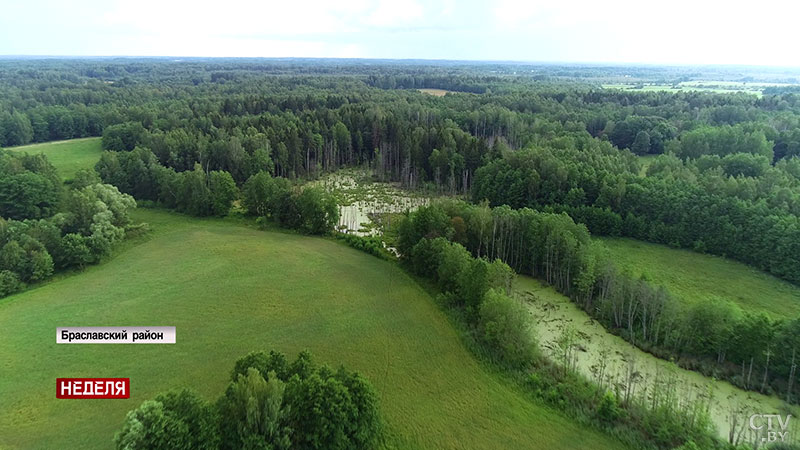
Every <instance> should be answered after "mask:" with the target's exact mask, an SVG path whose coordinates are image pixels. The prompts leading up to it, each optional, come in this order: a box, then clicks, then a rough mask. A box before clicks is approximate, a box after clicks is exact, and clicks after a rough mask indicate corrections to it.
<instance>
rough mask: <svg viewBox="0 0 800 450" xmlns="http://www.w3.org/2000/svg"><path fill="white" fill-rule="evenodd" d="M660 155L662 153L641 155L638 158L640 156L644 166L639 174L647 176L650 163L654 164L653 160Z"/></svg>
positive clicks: (640, 161)
mask: <svg viewBox="0 0 800 450" xmlns="http://www.w3.org/2000/svg"><path fill="white" fill-rule="evenodd" d="M659 156H661V155H640V156H639V157H638V158H639V163H640V164H641V165H642V168H641V171H640V172H639V175H641V176H646V175H647V169H649V168H650V165H651V164H653V162H654V161H655V160H656V158H658V157H659Z"/></svg>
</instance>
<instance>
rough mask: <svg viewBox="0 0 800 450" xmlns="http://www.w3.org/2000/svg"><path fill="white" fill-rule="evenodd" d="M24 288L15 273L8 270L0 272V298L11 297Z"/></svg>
mask: <svg viewBox="0 0 800 450" xmlns="http://www.w3.org/2000/svg"><path fill="white" fill-rule="evenodd" d="M24 286H25V285H24V284H23V283H22V281H20V279H19V276H17V274H16V273H14V272H12V271H10V270H0V297H5V296H7V295H11V294H13V293H15V292H17V291H19V290H21V289H22V288H23V287H24Z"/></svg>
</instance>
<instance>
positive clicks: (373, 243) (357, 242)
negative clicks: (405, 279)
mask: <svg viewBox="0 0 800 450" xmlns="http://www.w3.org/2000/svg"><path fill="white" fill-rule="evenodd" d="M336 239H339V240H340V241H344V243H345V244H347V245H349V246H350V247H353V248H354V249H356V250H361V251H362V252H365V253H369V254H370V255H372V256H377V257H378V258H381V259H385V260H387V261H388V260H392V259H394V255H392V254H391V253H390V252H389V251H388V250H386V249H385V248H384V247H383V241H381V239H380V238H379V237H376V236H357V235H355V234H345V233H336Z"/></svg>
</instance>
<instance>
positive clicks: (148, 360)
mask: <svg viewBox="0 0 800 450" xmlns="http://www.w3.org/2000/svg"><path fill="white" fill-rule="evenodd" d="M135 220H136V221H137V222H147V223H149V224H150V225H151V228H152V231H151V232H150V233H149V234H147V235H145V236H143V237H138V238H135V239H134V240H133V241H131V242H130V243H128V244H126V245H124V246H123V247H124V248H123V249H122V250H120V251H118V252H117V253H116V254H115V256H114V257H113V258H110V259H109V260H108V261H106V262H104V263H102V264H100V265H97V266H92V267H89V268H87V269H86V270H84V271H83V272H80V273H74V274H68V275H64V276H61V277H59V278H57V279H56V280H54V281H52V282H50V283H46V284H43V285H40V286H37V287H34V288H33V289H31V290H28V291H25V292H22V293H20V294H17V295H14V296H11V297H7V298H5V299H2V300H0V330H2V331H0V333H2V339H0V354H1V355H2V356H3V357H2V358H0V405H1V406H0V448H2V449H4V450H9V449H14V450H16V449H36V448H41V449H73V448H74V449H78V448H80V449H101V448H110V447H111V446H112V438H113V435H114V433H115V431H116V430H118V429H119V427H120V426H121V424H122V421H123V418H124V417H125V414H126V412H127V411H128V410H130V409H132V408H134V407H136V406H138V405H139V404H140V403H141V402H142V401H143V400H146V399H150V398H152V397H153V396H155V395H156V394H157V393H159V392H163V391H167V390H169V389H175V388H180V387H184V386H190V387H192V388H194V389H195V390H197V391H198V392H199V393H200V394H201V395H202V396H204V397H205V398H207V399H214V398H216V397H218V396H219V395H220V394H221V393H222V392H223V390H224V389H225V386H226V385H227V383H228V379H229V374H230V372H231V369H232V367H233V364H234V362H235V361H236V359H237V358H239V357H241V356H243V355H245V354H246V353H248V352H250V351H253V350H270V349H276V350H280V351H283V352H285V353H287V354H288V355H290V357H293V356H294V355H296V354H297V353H298V352H299V351H301V350H303V349H308V350H310V351H311V352H312V353H313V354H314V355H315V357H316V358H317V360H318V361H320V362H323V363H328V364H331V365H338V364H344V365H345V366H346V367H347V368H349V369H351V370H357V371H360V372H361V373H363V374H364V375H365V376H366V377H368V379H369V380H370V381H371V383H372V384H373V386H374V387H375V388H376V391H377V392H378V394H379V398H380V406H381V409H382V412H383V418H384V421H385V431H386V433H385V435H386V442H385V445H384V447H385V448H397V449H415V448H420V449H422V448H425V449H463V448H474V449H497V448H514V449H526V448H527V449H547V450H551V449H574V448H591V449H597V450H602V449H611V448H620V447H621V444H620V443H619V442H617V441H615V440H612V439H611V438H609V437H607V436H606V435H604V434H601V433H599V432H596V431H593V430H590V429H587V428H586V427H584V426H580V425H578V424H575V423H573V422H572V421H571V420H569V419H568V418H566V417H564V416H563V415H562V414H561V413H559V412H557V411H555V410H552V409H550V408H547V407H544V406H542V405H539V404H537V403H535V402H533V401H530V400H528V399H527V398H526V397H525V395H524V394H523V393H522V392H520V391H518V390H517V388H515V387H514V385H513V384H512V383H511V382H508V381H507V380H505V379H504V378H503V377H502V376H501V375H499V374H497V373H495V372H493V371H492V369H491V368H489V367H487V366H485V365H483V364H481V363H479V362H478V361H477V360H476V359H475V358H474V357H473V356H472V354H471V353H470V352H469V351H468V350H467V348H466V347H465V345H464V344H463V342H462V340H461V337H460V336H459V332H458V331H457V330H456V329H455V328H454V327H453V325H452V324H451V323H450V321H449V319H448V317H447V316H446V315H445V314H444V313H443V312H442V311H441V310H440V309H439V308H438V307H437V306H436V304H435V302H434V300H433V299H432V298H431V297H430V295H429V294H427V293H426V292H425V291H424V290H423V289H422V288H421V287H420V286H418V285H417V284H416V282H415V281H413V280H412V279H411V278H410V277H409V276H407V275H406V274H405V273H404V272H403V271H401V270H400V269H399V268H398V267H397V265H396V264H394V263H390V262H386V261H382V260H379V259H378V258H374V257H372V256H369V255H367V254H365V253H361V252H358V251H356V250H354V249H351V248H349V247H346V246H344V245H342V244H339V243H337V242H335V241H332V240H329V239H323V238H311V237H304V236H300V235H295V234H288V233H282V232H270V231H261V230H258V229H255V228H252V227H248V226H245V225H243V224H240V223H237V222H236V221H235V220H221V219H193V218H188V217H185V216H181V215H177V214H173V213H168V212H164V211H159V210H143V209H142V210H138V211H136V212H135ZM101 325H106V326H115V325H118V326H137V325H138V326H156V325H165V326H176V327H177V344H174V345H87V344H83V345H68V344H60V345H57V344H56V343H55V334H56V333H55V332H56V327H59V326H101ZM56 377H130V379H131V398H130V399H126V400H58V399H56V398H55V379H56Z"/></svg>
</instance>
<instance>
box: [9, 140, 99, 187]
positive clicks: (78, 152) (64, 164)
mask: <svg viewBox="0 0 800 450" xmlns="http://www.w3.org/2000/svg"><path fill="white" fill-rule="evenodd" d="M6 150H11V151H15V152H25V153H31V154H36V153H44V154H45V155H46V156H47V159H48V160H50V162H51V163H53V165H54V166H55V167H56V169H58V173H59V174H61V178H64V179H69V178H72V177H73V176H74V175H75V172H77V171H78V170H80V169H88V168H90V167H94V165H95V163H97V161H98V160H99V159H100V154H101V153H103V147H102V146H101V145H100V138H99V137H92V138H83V139H71V140H68V141H55V142H43V143H41V144H31V145H23V146H20V147H9V148H6Z"/></svg>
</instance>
